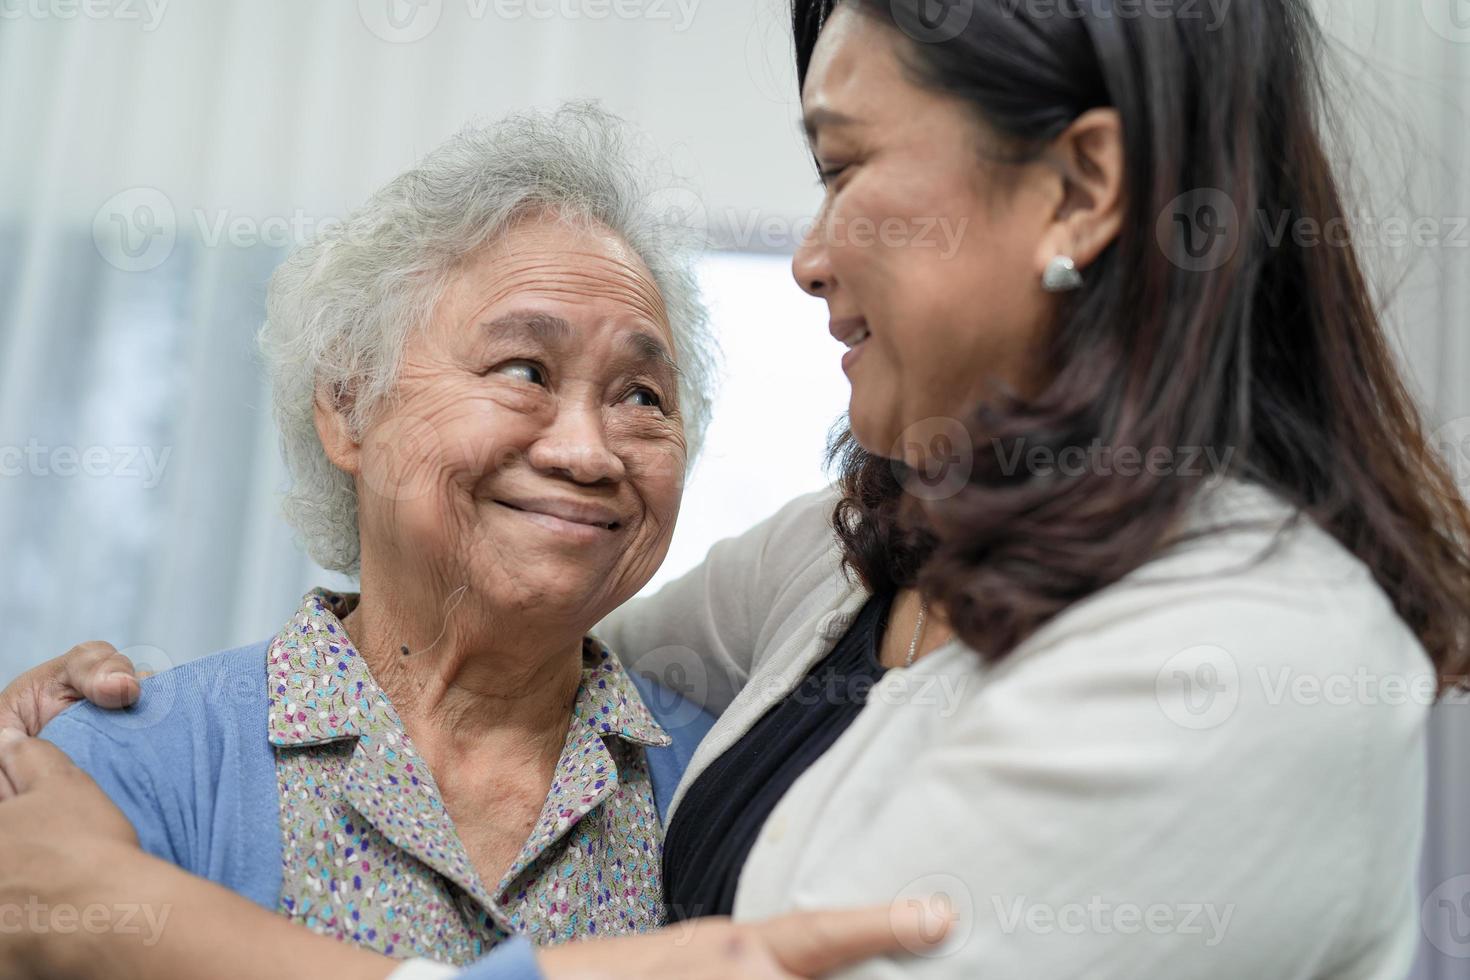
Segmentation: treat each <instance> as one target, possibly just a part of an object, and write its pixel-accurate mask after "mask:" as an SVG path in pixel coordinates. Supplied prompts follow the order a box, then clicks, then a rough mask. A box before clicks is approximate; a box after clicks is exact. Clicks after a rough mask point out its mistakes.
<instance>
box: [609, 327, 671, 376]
mask: <svg viewBox="0 0 1470 980" xmlns="http://www.w3.org/2000/svg"><path fill="white" fill-rule="evenodd" d="M622 344H623V347H624V348H625V349H626V350H627V352H628V354H629V355H630V356H631V358H632V360H633V361H634V362H635V363H637V364H639V365H640V366H644V367H646V368H651V369H652V370H653V371H655V372H656V373H660V374H667V375H668V376H669V378H670V380H671V381H674V382H677V381H678V380H679V379H680V378H682V377H683V372H682V371H680V370H679V362H678V361H676V360H674V355H672V354H670V353H669V348H668V347H667V346H666V345H665V344H664V342H663V340H662V339H660V338H659V337H657V336H655V335H653V334H651V333H643V332H642V331H639V332H637V333H630V334H625V335H624V337H623V340H622Z"/></svg>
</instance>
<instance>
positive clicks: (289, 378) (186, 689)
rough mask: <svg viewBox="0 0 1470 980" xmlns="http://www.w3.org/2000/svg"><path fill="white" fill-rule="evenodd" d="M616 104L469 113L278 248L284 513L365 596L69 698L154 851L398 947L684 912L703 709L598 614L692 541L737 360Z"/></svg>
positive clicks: (538, 933)
mask: <svg viewBox="0 0 1470 980" xmlns="http://www.w3.org/2000/svg"><path fill="white" fill-rule="evenodd" d="M618 133H619V130H618V128H617V126H616V123H615V120H613V119H611V118H610V117H607V116H605V115H603V114H601V113H600V112H599V111H597V110H595V109H592V108H589V107H570V108H567V109H564V110H562V111H561V112H559V113H557V114H556V115H554V116H551V117H543V116H536V115H523V116H519V117H515V118H512V119H511V120H509V121H508V122H505V123H503V124H502V125H499V126H497V127H494V128H489V129H469V130H466V131H465V132H463V133H461V134H460V135H458V136H456V137H454V138H452V139H450V140H449V141H448V142H446V143H445V144H444V145H442V146H440V147H439V148H438V149H437V150H435V151H434V152H433V153H431V154H430V155H429V156H428V157H427V158H426V159H425V160H424V161H423V162H422V163H421V164H420V165H419V166H418V167H417V168H415V169H413V170H411V171H409V172H408V173H406V174H404V175H402V176H400V177H398V178H397V179H395V180H394V181H392V182H391V183H390V184H388V186H387V187H385V188H384V189H383V190H382V191H380V192H379V193H378V194H376V195H375V196H374V197H373V198H372V199H371V200H370V201H369V202H368V203H367V205H366V206H365V207H363V208H362V209H361V210H360V211H358V212H357V213H355V214H354V215H352V216H351V218H350V219H349V220H348V221H347V222H346V223H345V225H344V226H343V227H341V228H340V230H338V231H336V232H335V233H332V234H329V235H327V236H325V237H323V238H321V239H320V240H317V241H315V242H313V243H311V244H310V245H308V246H306V247H304V248H302V249H300V250H299V251H297V252H296V253H295V254H294V255H292V256H291V257H290V258H289V259H288V260H287V261H286V263H285V264H284V265H283V266H282V267H281V269H280V270H279V271H278V272H277V274H276V276H275V278H274V280H273V281H272V284H271V291H270V299H269V310H268V322H267V323H266V325H265V327H264V329H263V330H262V333H261V347H262V349H263V351H264V354H265V358H266V361H267V364H268V367H269V371H270V375H271V379H272V381H273V388H274V398H275V414H276V418H277V420H278V423H279V427H280V431H281V437H282V441H283V444H284V447H285V456H286V460H287V463H288V466H289V468H290V472H291V474H292V477H293V480H292V486H291V489H290V491H289V493H288V495H287V499H286V513H287V515H288V516H289V518H290V519H291V521H292V522H293V523H294V525H295V526H296V528H297V529H298V530H299V531H300V533H301V535H302V536H303V537H304V539H305V542H306V545H307V547H308V549H309V550H310V552H311V554H312V555H313V557H315V558H316V559H317V560H318V561H319V562H320V563H321V564H322V565H324V566H325V567H327V568H331V569H335V570H338V571H341V572H345V573H350V574H354V575H358V576H360V580H361V595H338V594H333V593H330V592H327V591H324V590H320V589H317V590H313V591H312V592H311V593H309V594H308V595H306V596H305V597H304V598H303V599H302V602H301V605H300V607H299V608H298V609H297V610H296V611H295V612H294V613H293V614H292V615H291V617H290V618H289V620H287V621H286V622H285V624H284V625H283V626H282V627H281V629H280V631H279V632H277V633H276V635H275V636H274V637H272V638H271V639H269V640H267V641H264V642H261V643H257V644H254V645H252V646H249V647H246V648H243V649H239V650H231V651H228V652H225V653H220V654H216V655H214V656H210V657H206V658H204V659H202V660H199V661H196V662H194V663H190V664H188V665H186V666H184V667H181V668H179V669H177V670H174V671H171V672H169V673H168V674H166V675H164V676H162V677H159V678H156V679H154V680H153V681H152V682H151V683H150V685H149V686H148V687H147V688H146V690H145V694H144V697H143V699H142V703H141V705H140V706H139V709H138V711H137V712H135V713H131V714H127V715H112V714H109V713H106V712H100V711H97V710H95V709H91V708H87V707H80V708H78V709H76V710H73V711H70V712H68V713H66V714H64V715H62V716H61V717H59V718H57V719H56V720H55V721H54V722H52V723H51V724H50V725H49V726H48V727H47V728H46V730H45V732H44V733H43V734H44V735H45V737H46V738H48V739H49V740H51V741H53V742H55V743H56V744H57V745H58V746H60V747H61V748H62V749H64V750H65V751H66V752H67V754H69V755H70V756H71V757H72V758H73V759H74V760H76V761H77V762H78V763H79V764H80V765H81V766H82V767H83V768H84V769H86V770H87V771H88V772H89V773H91V774H92V775H93V776H94V777H95V779H96V780H97V781H98V783H99V784H100V785H101V786H102V787H103V789H104V790H105V791H106V792H107V793H108V795H109V796H111V797H112V799H113V800H114V801H116V802H117V804H118V805H119V806H120V807H121V808H122V809H123V811H124V812H125V813H126V815H127V816H128V818H129V819H130V821H131V822H132V824H133V825H134V827H135V828H136V829H137V832H138V834H139V836H140V839H141V841H142V843H143V846H144V847H145V849H146V850H148V851H149V852H151V853H152V854H155V855H158V856H160V857H163V858H166V859H167V860H169V861H171V862H173V863H175V864H177V865H179V866H180V867H182V868H185V869H187V870H189V871H192V872H194V873H196V874H199V875H202V876H205V877H207V878H210V879H212V880H214V881H217V882H220V883H222V884H225V885H227V886H229V887H230V888H232V889H234V890H236V891H238V892H240V893H242V894H243V895H245V896H246V897H248V898H251V899H253V900H254V901H255V902H257V903H259V904H260V905H263V906H266V907H267V908H272V909H275V910H277V911H279V912H280V913H281V914H283V915H285V916H287V917H289V918H290V919H292V920H295V921H298V922H301V923H303V924H305V925H307V926H309V927H311V928H312V929H314V930H315V931H317V932H319V933H325V934H327V935H332V936H337V937H340V938H342V939H344V940H348V941H350V942H352V943H356V944H360V945H362V946H365V947H368V948H371V949H374V950H378V951H381V952H382V953H384V954H387V955H390V956H395V957H408V956H419V957H432V958H434V959H437V960H441V961H445V962H450V963H468V962H470V961H472V960H475V959H476V958H478V957H480V956H482V955H484V953H485V952H486V951H487V950H489V949H490V948H492V947H495V946H497V945H498V944H501V943H504V942H505V941H506V940H507V939H508V938H510V937H524V939H523V940H522V942H524V941H525V939H529V940H533V941H535V942H548V941H554V940H565V939H570V938H575V937H579V936H590V935H607V934H619V933H630V932H641V931H646V930H649V929H652V928H655V927H657V926H658V925H660V924H661V923H662V922H663V918H664V913H663V904H662V885H661V881H660V861H659V855H660V847H661V838H662V833H661V823H660V811H661V810H662V808H663V807H664V806H665V805H666V804H667V801H668V798H669V796H670V794H671V793H672V790H673V787H674V785H675V784H676V783H677V781H678V778H679V775H680V774H681V773H682V771H683V768H684V765H685V763H686V762H687V759H688V755H689V750H690V749H691V748H692V746H693V744H694V743H696V742H697V741H698V739H699V737H700V736H701V735H702V733H703V730H704V728H705V727H707V721H703V720H696V721H694V722H692V723H691V722H690V719H691V718H693V717H698V718H701V719H702V718H703V716H702V714H701V713H699V712H698V711H697V710H689V709H687V708H681V706H680V705H679V703H678V701H677V699H676V698H675V697H674V696H672V695H671V694H670V693H669V692H667V691H655V689H654V688H653V687H652V686H651V685H650V684H649V683H648V682H646V681H642V680H639V679H635V678H633V677H630V676H629V675H628V674H627V673H626V672H625V671H624V669H623V667H622V665H621V664H620V663H619V661H618V658H617V656H616V655H615V654H614V653H613V652H612V651H609V650H608V649H606V648H605V647H603V646H602V645H601V644H599V643H598V642H597V641H596V640H594V639H592V638H591V637H590V636H589V635H588V631H589V630H590V629H591V627H592V626H593V624H595V623H596V622H598V620H600V619H602V618H603V617H604V616H605V615H606V614H607V613H608V612H610V611H611V610H613V609H614V608H616V607H617V606H618V605H620V604H621V603H623V602H624V601H625V600H626V599H628V598H629V597H630V596H632V595H633V594H634V593H636V592H637V591H638V590H639V589H640V588H642V586H643V585H644V584H645V583H647V582H648V580H649V578H650V576H651V575H652V574H653V572H654V571H655V570H656V569H657V568H658V566H659V564H660V562H661V561H662V560H663V558H664V555H665V553H666V551H667V549H668V546H669V538H670V534H671V532H672V531H673V528H674V520H675V517H676V515H677V513H678V510H679V500H680V494H681V490H682V483H683V476H684V472H685V466H686V463H687V461H688V459H689V458H690V456H691V455H692V454H693V453H694V451H695V450H696V449H697V446H698V443H699V440H700V436H701V433H702V432H703V430H704V425H705V419H706V413H707V409H708V404H709V402H708V398H707V396H706V394H705V391H706V386H707V384H708V372H709V366H710V356H709V353H708V350H707V346H706V341H705V336H704V316H703V311H702V308H701V306H700V304H699V301H698V299H697V296H696V294H695V289H694V286H693V280H692V277H691V275H690V273H689V271H688V270H687V268H686V267H685V266H684V265H683V264H681V262H682V259H681V258H680V252H679V251H678V250H677V246H678V241H677V237H676V234H675V233H674V231H673V230H671V229H668V228H664V227H661V226H660V225H659V224H658V222H657V220H656V216H654V215H653V214H651V213H649V211H648V210H647V208H646V206H645V204H644V203H642V202H644V201H646V199H647V198H646V193H645V192H644V190H643V189H642V188H641V187H640V186H639V184H638V183H637V180H636V176H635V175H636V172H637V171H636V170H635V168H634V166H633V165H632V163H631V162H630V160H629V158H628V155H627V153H626V152H625V149H624V146H623V141H622V140H621V138H620V137H619V135H618ZM655 695H656V696H655ZM675 716H677V717H676V720H682V721H683V722H684V724H682V725H680V726H679V727H678V728H673V727H671V726H668V725H663V724H661V723H660V719H661V718H670V717H675ZM526 955H527V956H529V953H527V954H526Z"/></svg>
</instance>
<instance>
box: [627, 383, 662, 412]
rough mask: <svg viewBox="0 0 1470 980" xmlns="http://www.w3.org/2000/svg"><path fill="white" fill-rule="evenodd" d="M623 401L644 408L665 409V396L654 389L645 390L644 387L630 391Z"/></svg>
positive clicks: (640, 386)
mask: <svg viewBox="0 0 1470 980" xmlns="http://www.w3.org/2000/svg"><path fill="white" fill-rule="evenodd" d="M623 401H625V402H626V401H631V402H633V404H635V405H639V406H641V407H643V408H663V407H664V400H663V396H662V395H660V394H659V393H658V392H656V391H654V390H653V389H652V388H645V387H643V386H642V385H639V386H638V387H636V388H633V389H631V390H629V392H628V394H627V395H626V396H625V397H624V398H623Z"/></svg>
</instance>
